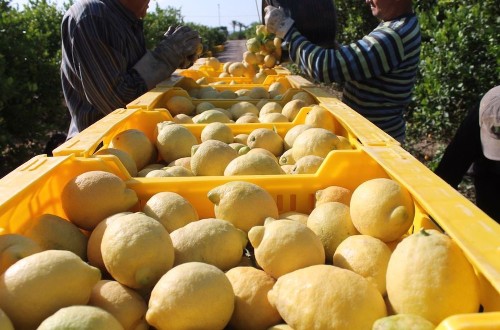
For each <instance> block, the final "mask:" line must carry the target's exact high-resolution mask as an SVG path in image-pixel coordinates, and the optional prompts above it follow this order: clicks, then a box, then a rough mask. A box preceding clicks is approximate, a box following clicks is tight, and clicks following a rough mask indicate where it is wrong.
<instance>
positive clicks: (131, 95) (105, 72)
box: [72, 19, 147, 127]
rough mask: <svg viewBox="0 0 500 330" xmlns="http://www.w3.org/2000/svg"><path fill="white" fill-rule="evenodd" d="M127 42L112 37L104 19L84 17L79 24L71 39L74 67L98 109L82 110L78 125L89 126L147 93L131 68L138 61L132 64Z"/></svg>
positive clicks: (90, 99)
mask: <svg viewBox="0 0 500 330" xmlns="http://www.w3.org/2000/svg"><path fill="white" fill-rule="evenodd" d="M113 37H114V38H115V39H113ZM127 44H128V43H127V41H126V40H120V39H117V37H116V36H113V33H112V29H110V28H109V26H107V25H106V23H105V22H104V21H102V20H99V19H93V20H88V21H85V20H83V21H82V22H80V24H78V26H77V27H76V29H75V31H74V33H73V42H72V47H73V49H72V53H73V57H74V60H75V67H76V69H77V70H78V75H79V76H80V79H81V82H82V84H83V87H84V93H85V97H86V98H87V100H88V102H89V103H91V104H92V106H93V108H94V109H97V111H98V112H99V113H79V114H78V117H79V118H78V122H79V123H78V126H79V127H87V126H88V124H89V123H93V122H95V119H96V118H100V117H102V116H104V115H106V114H108V113H110V112H112V111H114V110H115V109H117V108H123V107H125V106H126V105H127V104H128V103H129V102H131V101H133V100H134V99H136V98H137V97H139V96H140V95H142V94H144V93H145V92H147V86H146V83H145V81H144V80H143V79H142V78H141V76H140V75H139V74H138V73H137V72H136V71H135V70H134V69H132V67H133V65H134V64H135V63H129V59H128V58H127V56H126V54H127V52H128V50H127V49H126V46H127ZM94 112H95V111H94Z"/></svg>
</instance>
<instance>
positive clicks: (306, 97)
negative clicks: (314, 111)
mask: <svg viewBox="0 0 500 330" xmlns="http://www.w3.org/2000/svg"><path fill="white" fill-rule="evenodd" d="M292 100H302V101H304V103H305V104H306V106H308V105H311V104H314V103H316V100H315V99H314V97H313V96H312V95H311V94H309V93H308V92H305V91H300V92H297V93H295V94H294V95H293V96H292Z"/></svg>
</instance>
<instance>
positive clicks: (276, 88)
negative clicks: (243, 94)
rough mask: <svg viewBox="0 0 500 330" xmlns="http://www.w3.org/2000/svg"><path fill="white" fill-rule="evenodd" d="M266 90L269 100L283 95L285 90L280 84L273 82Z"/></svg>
mask: <svg viewBox="0 0 500 330" xmlns="http://www.w3.org/2000/svg"><path fill="white" fill-rule="evenodd" d="M267 90H268V91H269V96H270V97H271V98H274V97H275V96H276V95H282V94H285V92H286V90H287V88H286V86H285V85H283V84H282V83H281V82H279V81H275V82H273V83H272V84H271V85H269V88H268V89H267Z"/></svg>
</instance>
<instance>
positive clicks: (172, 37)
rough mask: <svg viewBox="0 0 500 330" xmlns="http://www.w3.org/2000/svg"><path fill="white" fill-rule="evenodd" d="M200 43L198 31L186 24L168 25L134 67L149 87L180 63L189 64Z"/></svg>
mask: <svg viewBox="0 0 500 330" xmlns="http://www.w3.org/2000/svg"><path fill="white" fill-rule="evenodd" d="M200 45H201V39H200V37H199V35H198V32H196V31H193V30H191V29H190V28H189V27H187V26H180V27H177V28H173V27H170V28H169V29H168V31H167V32H166V33H165V35H164V38H163V39H162V40H161V41H160V42H159V43H158V45H157V46H156V47H155V49H154V50H152V51H147V52H146V54H145V55H144V56H143V57H142V58H141V59H140V60H139V61H138V62H137V63H136V64H135V65H134V69H135V70H136V71H137V72H138V73H139V75H140V76H141V77H142V78H143V79H144V81H145V82H146V84H147V86H148V89H151V88H153V87H155V86H156V84H158V83H159V82H161V81H163V80H165V79H167V78H168V77H169V76H170V75H171V74H172V73H173V72H174V71H175V70H176V69H177V68H179V67H180V66H181V65H182V66H189V63H191V62H190V61H191V59H193V58H195V57H196V56H197V55H196V54H197V53H198V52H199V49H200Z"/></svg>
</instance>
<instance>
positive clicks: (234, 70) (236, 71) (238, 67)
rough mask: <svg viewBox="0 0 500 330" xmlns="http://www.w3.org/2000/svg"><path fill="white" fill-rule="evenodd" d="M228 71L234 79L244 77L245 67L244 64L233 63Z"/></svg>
mask: <svg viewBox="0 0 500 330" xmlns="http://www.w3.org/2000/svg"><path fill="white" fill-rule="evenodd" d="M228 71H229V74H231V76H233V77H243V74H244V73H245V65H244V64H243V63H242V62H233V63H231V64H230V65H229V68H228Z"/></svg>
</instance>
